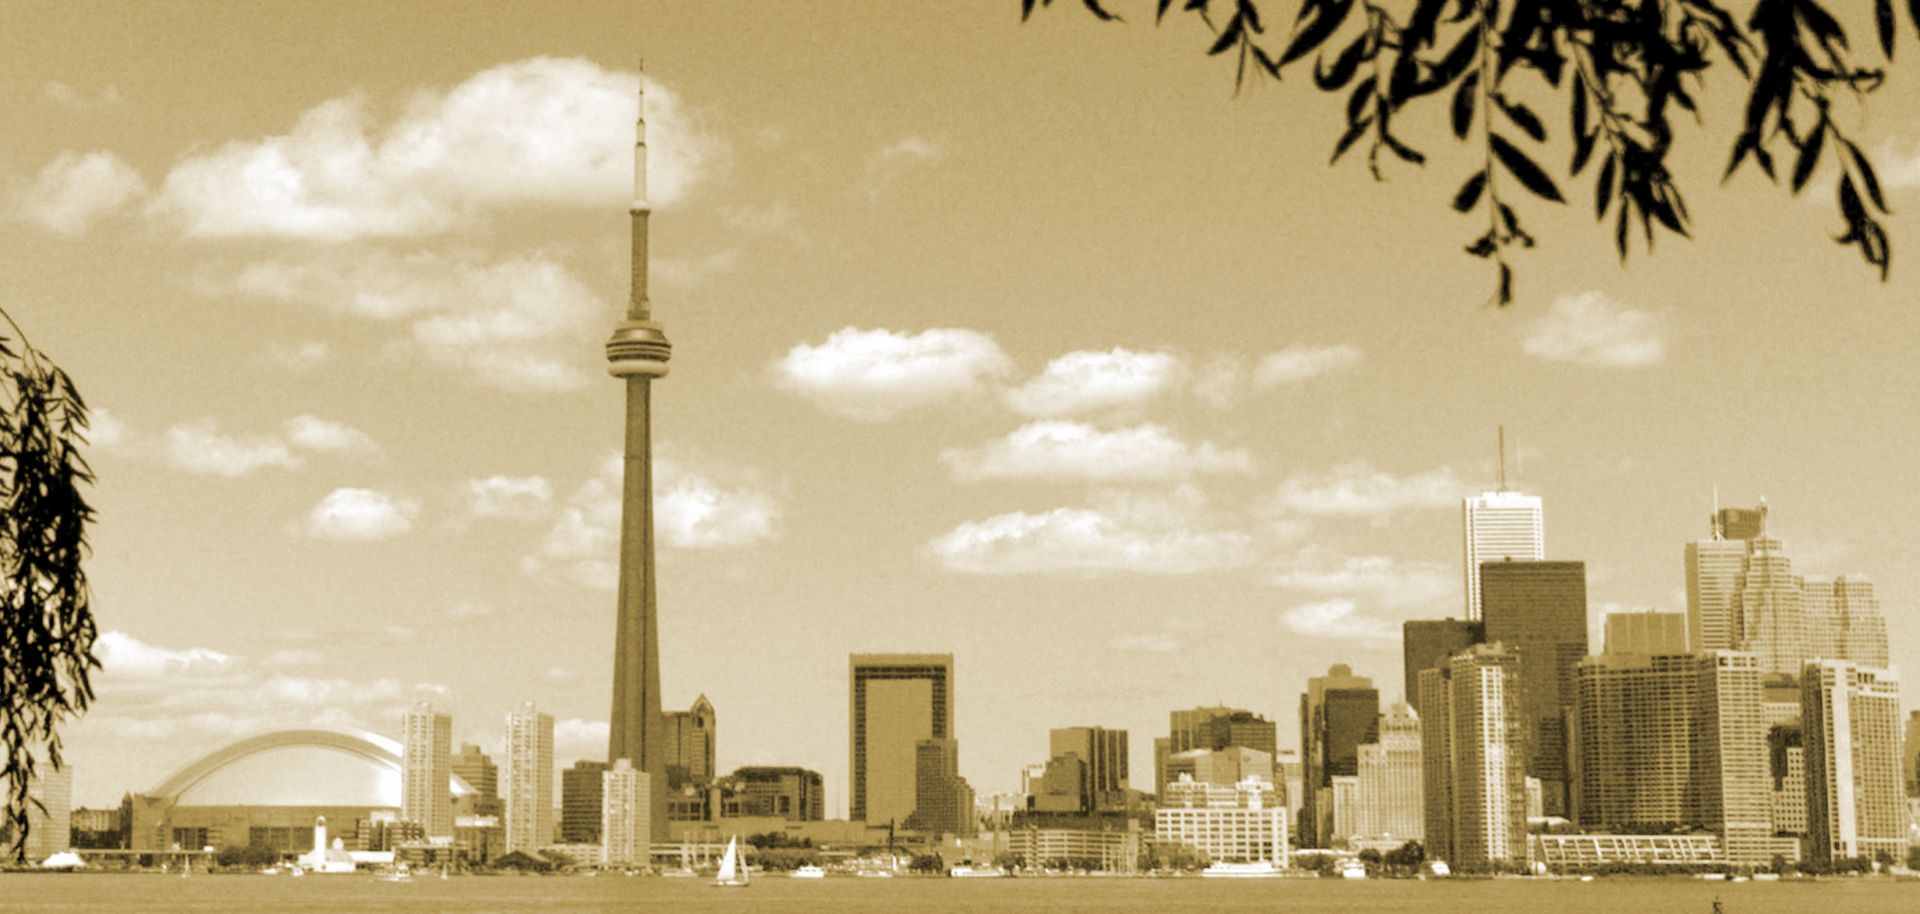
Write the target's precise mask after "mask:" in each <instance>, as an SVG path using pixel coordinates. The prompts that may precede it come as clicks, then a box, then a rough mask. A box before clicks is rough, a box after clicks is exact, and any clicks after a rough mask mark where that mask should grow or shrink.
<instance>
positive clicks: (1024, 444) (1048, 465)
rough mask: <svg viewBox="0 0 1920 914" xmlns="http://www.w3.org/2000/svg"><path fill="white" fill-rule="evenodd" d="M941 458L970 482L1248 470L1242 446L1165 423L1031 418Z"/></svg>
mask: <svg viewBox="0 0 1920 914" xmlns="http://www.w3.org/2000/svg"><path fill="white" fill-rule="evenodd" d="M940 460H941V462H942V463H945V464H946V465H947V468H948V469H950V470H952V471H953V475H954V476H955V477H956V478H958V479H961V480H964V481H967V482H978V481H980V480H983V479H1086V480H1092V481H1096V482H1117V481H1153V480H1178V479H1185V478H1188V477H1191V476H1195V475H1200V474H1211V473H1247V472H1249V471H1250V470H1251V469H1252V467H1253V457H1252V456H1251V455H1250V454H1248V453H1247V451H1246V450H1245V449H1244V448H1222V447H1219V446H1217V445H1215V444H1214V443H1213V442H1211V441H1202V442H1200V443H1199V444H1197V445H1190V444H1188V443H1186V442H1184V441H1181V440H1179V439H1178V438H1175V437H1174V436H1173V435H1172V434H1170V433H1169V432H1168V431H1167V430H1166V429H1165V428H1164V427H1161V426H1158V425H1152V424H1148V425H1138V426H1134V427H1132V428H1123V429H1115V430H1112V431H1103V430H1101V429H1098V428H1094V427H1093V426H1091V425H1084V424H1081V423H1078V422H1058V421H1047V422H1031V423H1028V424H1026V425H1023V426H1021V427H1020V428H1018V429H1015V430H1014V431H1013V432H1011V433H1010V434H1008V435H1007V437H1005V438H1002V439H1000V440H999V441H995V442H993V443H991V444H988V445H986V446H984V447H980V448H976V449H972V450H962V449H958V448H949V449H947V450H945V451H942V452H941V454H940Z"/></svg>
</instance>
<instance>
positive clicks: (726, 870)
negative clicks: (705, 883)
mask: <svg viewBox="0 0 1920 914" xmlns="http://www.w3.org/2000/svg"><path fill="white" fill-rule="evenodd" d="M751 875H752V874H751V873H750V872H749V871H748V868H747V862H746V861H745V860H743V859H741V857H740V839H739V838H738V837H733V838H728V839H727V855H726V856H725V857H722V858H720V872H718V873H716V874H714V877H713V887H714V888H717V889H743V888H746V887H747V882H748V880H749V879H750V878H751Z"/></svg>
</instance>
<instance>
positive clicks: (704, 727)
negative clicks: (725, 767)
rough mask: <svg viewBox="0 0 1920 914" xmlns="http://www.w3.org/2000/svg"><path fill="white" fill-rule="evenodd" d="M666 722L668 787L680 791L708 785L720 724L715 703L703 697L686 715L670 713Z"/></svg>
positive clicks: (712, 774) (713, 773) (682, 712)
mask: <svg viewBox="0 0 1920 914" xmlns="http://www.w3.org/2000/svg"><path fill="white" fill-rule="evenodd" d="M665 718H666V722H665V728H666V744H667V745H666V765H667V768H666V771H667V786H668V787H669V788H671V789H673V790H679V789H680V788H681V787H684V786H686V785H687V784H705V783H709V782H711V781H712V780H713V778H714V776H715V775H716V774H717V773H718V772H716V771H714V767H713V765H714V762H713V758H714V750H715V744H716V736H717V734H716V732H715V728H716V727H717V726H718V722H717V721H716V720H715V717H714V713H713V702H711V701H708V700H707V696H705V695H702V696H700V697H699V698H696V699H694V701H693V707H691V708H688V709H687V710H685V711H668V712H667V713H666V715H665Z"/></svg>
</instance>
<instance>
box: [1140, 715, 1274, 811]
mask: <svg viewBox="0 0 1920 914" xmlns="http://www.w3.org/2000/svg"><path fill="white" fill-rule="evenodd" d="M1235 714H1252V712H1250V711H1247V710H1246V709H1244V708H1229V707H1226V706H1224V705H1222V706H1219V707H1212V708H1206V707H1201V708H1191V709H1185V710H1180V711H1173V712H1171V713H1169V714H1168V715H1167V717H1168V725H1167V736H1166V738H1165V739H1156V740H1154V741H1153V790H1154V792H1155V793H1159V792H1161V791H1163V790H1165V789H1166V787H1167V782H1168V781H1169V780H1171V778H1172V776H1171V775H1169V774H1167V759H1168V758H1170V757H1172V756H1174V755H1178V754H1179V753H1182V752H1187V751H1189V750H1193V749H1222V748H1225V746H1215V745H1213V737H1214V733H1213V720H1214V718H1216V717H1230V716H1232V715H1235ZM1255 748H1258V747H1255ZM1269 751H1271V750H1270V749H1269Z"/></svg>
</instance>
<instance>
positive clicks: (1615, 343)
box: [1520, 292, 1667, 368]
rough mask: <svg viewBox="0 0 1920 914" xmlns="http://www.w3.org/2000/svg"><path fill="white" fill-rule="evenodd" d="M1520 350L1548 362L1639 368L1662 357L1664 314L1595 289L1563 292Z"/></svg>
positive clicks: (1664, 334)
mask: <svg viewBox="0 0 1920 914" xmlns="http://www.w3.org/2000/svg"><path fill="white" fill-rule="evenodd" d="M1520 348H1521V349H1522V350H1524V351H1525V352H1526V353H1527V354H1528V355H1530V356H1533V357H1534V358H1537V359H1544V360H1546V361H1549V362H1572V363H1574V364H1576V365H1594V366H1599V367H1603V368H1645V367H1647V366H1649V365H1658V364H1660V363H1661V362H1662V361H1665V360H1666V357H1667V341H1666V317H1665V316H1664V315H1661V314H1656V313H1654V312H1651V311H1639V310H1635V309H1632V308H1627V307H1624V306H1622V305H1621V304H1620V303H1619V302H1616V301H1614V300H1612V299H1610V298H1608V297H1606V296H1605V295H1602V294H1601V293H1599V292H1583V293H1581V294H1579V295H1563V296H1561V297H1560V298H1558V299H1555V300H1554V302H1553V305H1552V307H1550V308H1548V309H1547V313H1546V314H1544V315H1542V316H1541V317H1540V318H1539V319H1538V320H1536V321H1534V322H1533V325H1532V326H1531V327H1530V328H1529V329H1528V331H1527V336H1526V339H1525V340H1524V341H1522V343H1521V346H1520Z"/></svg>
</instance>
